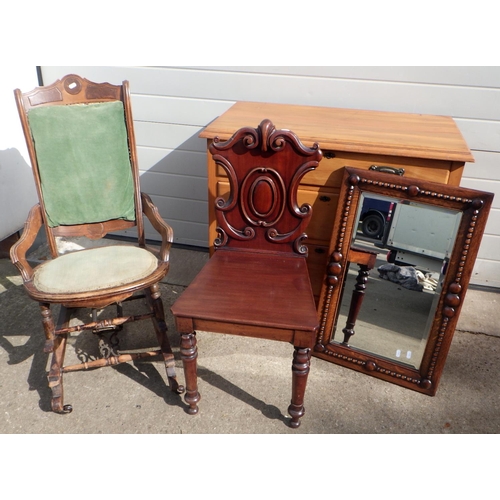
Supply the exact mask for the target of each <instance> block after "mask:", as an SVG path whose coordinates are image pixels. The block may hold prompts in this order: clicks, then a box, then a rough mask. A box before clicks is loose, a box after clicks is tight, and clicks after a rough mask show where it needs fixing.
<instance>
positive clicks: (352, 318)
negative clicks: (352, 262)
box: [342, 264, 370, 344]
mask: <svg viewBox="0 0 500 500" xmlns="http://www.w3.org/2000/svg"><path fill="white" fill-rule="evenodd" d="M369 273H370V269H369V267H368V266H365V265H364V264H359V271H358V276H357V277H356V285H355V286H354V291H353V292H352V298H351V305H350V307H349V314H348V316H347V322H346V325H345V328H344V329H343V330H342V332H343V333H344V342H343V343H344V344H348V343H349V339H350V338H351V337H352V336H353V335H354V333H355V332H354V326H355V325H356V320H357V319H358V314H359V311H360V309H361V304H362V303H363V299H364V297H365V290H366V283H367V282H368V274H369Z"/></svg>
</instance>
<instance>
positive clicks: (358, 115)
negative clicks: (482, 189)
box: [200, 101, 474, 162]
mask: <svg viewBox="0 0 500 500" xmlns="http://www.w3.org/2000/svg"><path fill="white" fill-rule="evenodd" d="M265 118H268V119H270V120H271V121H272V122H273V124H274V125H275V127H276V128H277V129H281V128H283V129H289V130H292V131H293V132H295V134H296V135H297V136H298V137H299V138H300V139H301V141H302V142H303V143H304V144H305V145H306V146H309V147H310V146H312V144H313V143H315V142H317V143H319V146H320V148H321V149H323V150H333V151H349V152H358V153H369V154H380V155H390V156H403V157H411V158H428V159H435V160H448V161H457V162H474V157H473V156H472V154H471V152H470V150H469V148H468V146H467V144H466V142H465V140H464V138H463V137H462V134H461V133H460V130H459V129H458V127H457V125H456V123H455V122H454V120H453V119H452V118H450V117H448V116H434V115H420V114H412V113H393V112H387V111H367V110H357V109H343V108H325V107H319V106H299V105H289V104H271V103H260V102H243V101H242V102H237V103H236V104H234V105H233V106H232V107H231V108H230V109H229V110H228V111H226V112H225V113H224V114H222V115H221V116H219V117H218V118H216V119H215V120H214V121H213V122H211V123H210V124H209V125H208V126H207V127H206V128H205V129H204V130H203V131H202V132H201V134H200V137H202V138H206V139H213V138H214V137H216V136H218V137H219V138H220V139H221V140H227V139H229V138H230V137H231V135H232V134H233V133H234V132H236V130H238V129H240V128H242V127H254V128H255V127H257V125H259V123H260V122H261V121H262V120H263V119H265Z"/></svg>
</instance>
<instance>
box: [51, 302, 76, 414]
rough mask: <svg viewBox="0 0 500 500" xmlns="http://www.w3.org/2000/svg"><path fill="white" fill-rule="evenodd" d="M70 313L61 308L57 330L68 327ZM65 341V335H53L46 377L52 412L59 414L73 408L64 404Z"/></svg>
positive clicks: (70, 410)
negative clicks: (51, 351) (50, 359)
mask: <svg viewBox="0 0 500 500" xmlns="http://www.w3.org/2000/svg"><path fill="white" fill-rule="evenodd" d="M71 313H72V311H71V310H69V309H66V308H65V307H64V306H61V311H60V315H59V320H58V328H67V327H68V325H69V322H70V319H71ZM67 340H68V334H67V333H64V334H60V335H55V338H54V341H53V354H52V361H51V363H50V370H49V374H48V376H47V379H48V382H49V387H50V389H51V390H52V401H51V407H52V411H53V412H55V413H61V414H66V413H71V412H72V411H73V407H72V406H71V405H65V404H64V390H63V368H64V355H65V353H66V344H67Z"/></svg>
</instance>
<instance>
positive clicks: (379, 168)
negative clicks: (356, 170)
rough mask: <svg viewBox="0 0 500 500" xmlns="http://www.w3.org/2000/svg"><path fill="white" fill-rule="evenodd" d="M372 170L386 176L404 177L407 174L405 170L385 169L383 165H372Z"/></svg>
mask: <svg viewBox="0 0 500 500" xmlns="http://www.w3.org/2000/svg"><path fill="white" fill-rule="evenodd" d="M370 170H376V171H377V172H382V173H384V174H394V175H399V176H401V177H402V176H403V175H404V173H405V169H404V168H394V167H384V166H381V165H371V166H370Z"/></svg>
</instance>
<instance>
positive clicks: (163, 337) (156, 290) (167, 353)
mask: <svg viewBox="0 0 500 500" xmlns="http://www.w3.org/2000/svg"><path fill="white" fill-rule="evenodd" d="M146 296H147V297H148V300H149V303H150V307H151V309H152V311H153V314H154V316H153V318H152V319H153V326H154V329H155V332H156V337H157V339H158V342H159V344H160V349H161V352H162V355H163V361H164V363H165V370H166V372H167V380H168V385H169V387H170V390H171V391H172V392H175V393H177V394H182V393H183V392H184V387H183V386H182V385H179V383H178V382H177V375H176V373H175V358H174V353H173V352H172V347H171V346H170V342H169V340H168V336H167V324H166V322H165V311H164V309H163V302H162V300H161V294H160V286H159V284H158V283H156V284H154V285H152V286H151V287H150V289H149V290H146Z"/></svg>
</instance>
